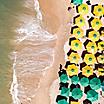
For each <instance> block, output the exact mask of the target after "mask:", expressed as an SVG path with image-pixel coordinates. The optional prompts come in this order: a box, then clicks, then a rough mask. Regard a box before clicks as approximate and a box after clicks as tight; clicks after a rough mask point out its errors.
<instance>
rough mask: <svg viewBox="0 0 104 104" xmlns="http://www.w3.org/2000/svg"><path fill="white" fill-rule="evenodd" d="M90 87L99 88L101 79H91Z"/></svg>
mask: <svg viewBox="0 0 104 104" xmlns="http://www.w3.org/2000/svg"><path fill="white" fill-rule="evenodd" d="M90 87H91V88H92V89H93V90H97V89H99V88H100V87H101V81H100V79H99V78H93V79H91V80H90Z"/></svg>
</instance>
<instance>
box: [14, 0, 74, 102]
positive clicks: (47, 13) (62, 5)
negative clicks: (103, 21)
mask: <svg viewBox="0 0 104 104" xmlns="http://www.w3.org/2000/svg"><path fill="white" fill-rule="evenodd" d="M39 3H40V8H41V12H42V16H43V20H42V22H41V26H42V28H43V29H44V30H45V31H48V32H49V33H50V34H52V36H51V35H50V37H53V39H51V40H47V41H45V40H44V41H42V42H44V43H43V44H40V45H39V43H40V42H39V40H37V41H34V39H35V35H34V36H32V37H27V38H26V39H24V40H23V41H21V42H20V43H18V42H17V43H16V46H15V51H16V52H17V61H16V65H15V70H16V76H17V81H18V96H17V97H18V99H19V100H20V102H21V103H22V104H42V103H43V99H44V104H53V102H51V100H52V99H51V97H50V88H51V85H52V83H53V82H54V81H55V80H56V79H57V78H58V76H57V72H58V69H59V65H60V64H62V65H64V64H65V60H64V44H65V42H66V40H67V39H68V34H69V33H68V32H69V29H70V22H71V19H70V18H71V15H69V12H68V11H67V8H68V6H69V5H70V4H69V3H68V2H66V1H64V0H61V1H55V0H54V1H53V0H50V1H48V0H45V1H44V2H43V1H42V0H40V1H39ZM49 7H51V8H50V9H48V8H49ZM31 8H33V7H31ZM28 11H30V12H31V13H30V12H29V14H28V13H27V16H25V20H26V18H28V19H29V18H32V19H33V18H34V17H35V15H34V16H33V15H31V14H34V12H33V13H32V9H28ZM70 13H71V14H73V12H72V10H71V12H70ZM21 17H22V15H21ZM28 22H29V21H28ZM23 23H24V24H25V22H24V21H23ZM23 36H24V35H23ZM55 37H56V38H55ZM32 39H33V40H32ZM44 48H45V49H46V50H47V48H48V49H49V50H48V51H46V52H45V50H44V51H43V49H44ZM29 50H30V51H29ZM39 50H40V51H42V52H44V53H43V54H41V53H38V54H37V55H35V54H33V53H37V52H39ZM51 50H52V53H51ZM47 52H48V53H47ZM38 55H39V56H38ZM37 60H40V61H41V62H43V61H46V62H48V63H46V64H45V63H43V65H44V66H36V65H35V62H36V61H37ZM49 60H50V62H49ZM24 62H25V63H24ZM27 62H29V63H30V65H29V64H26V63H27ZM32 63H34V64H32ZM38 65H39V64H38ZM36 68H38V69H37V71H35V69H36ZM39 68H41V70H40V69H39ZM46 68H47V69H46ZM30 69H31V70H30ZM42 69H45V70H42ZM57 84H58V83H57ZM55 90H56V89H55ZM52 92H53V91H52ZM56 95H57V94H55V96H56ZM54 100H55V99H54ZM52 101H53V100H52ZM54 102H55V101H54Z"/></svg>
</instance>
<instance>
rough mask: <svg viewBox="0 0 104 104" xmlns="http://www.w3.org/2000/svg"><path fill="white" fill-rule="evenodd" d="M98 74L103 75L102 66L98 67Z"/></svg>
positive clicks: (103, 69)
mask: <svg viewBox="0 0 104 104" xmlns="http://www.w3.org/2000/svg"><path fill="white" fill-rule="evenodd" d="M98 75H99V76H104V68H98Z"/></svg>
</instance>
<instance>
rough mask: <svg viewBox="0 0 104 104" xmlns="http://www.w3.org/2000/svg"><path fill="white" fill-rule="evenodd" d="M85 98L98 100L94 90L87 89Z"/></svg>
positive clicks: (92, 100)
mask: <svg viewBox="0 0 104 104" xmlns="http://www.w3.org/2000/svg"><path fill="white" fill-rule="evenodd" d="M87 99H88V100H90V101H91V102H94V101H96V100H98V93H97V92H96V91H94V90H89V91H88V92H87Z"/></svg>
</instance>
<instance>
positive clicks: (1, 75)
mask: <svg viewBox="0 0 104 104" xmlns="http://www.w3.org/2000/svg"><path fill="white" fill-rule="evenodd" d="M22 4H23V1H22V0H0V104H11V102H12V98H11V95H10V94H9V93H10V92H9V89H10V85H11V80H12V62H11V60H10V58H9V54H10V52H12V50H13V44H11V43H12V41H13V40H14V37H15V36H16V33H15V31H14V30H15V29H16V28H17V26H18V24H17V23H18V22H19V20H18V15H20V14H21V13H22V12H23V11H22V10H24V7H23V5H22Z"/></svg>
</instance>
